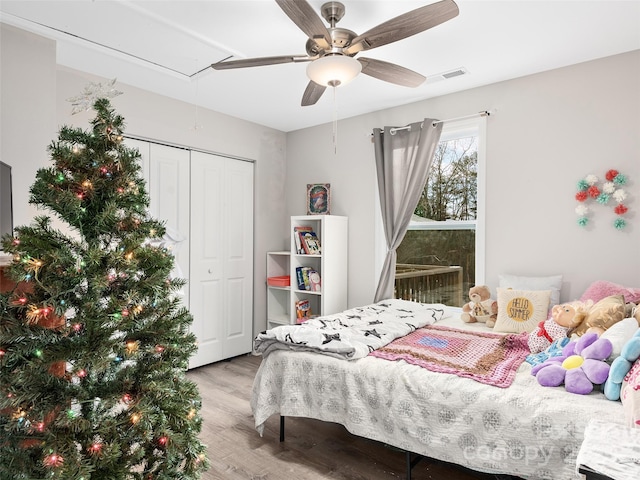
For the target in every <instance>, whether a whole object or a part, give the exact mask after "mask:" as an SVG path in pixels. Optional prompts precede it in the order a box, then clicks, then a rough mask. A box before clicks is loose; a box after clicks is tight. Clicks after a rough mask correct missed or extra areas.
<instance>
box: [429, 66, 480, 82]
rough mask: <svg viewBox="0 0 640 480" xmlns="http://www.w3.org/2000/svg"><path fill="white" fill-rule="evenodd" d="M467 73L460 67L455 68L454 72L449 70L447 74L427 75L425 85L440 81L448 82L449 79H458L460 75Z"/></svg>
mask: <svg viewBox="0 0 640 480" xmlns="http://www.w3.org/2000/svg"><path fill="white" fill-rule="evenodd" d="M468 74H469V71H468V70H467V69H466V68H464V67H460V68H456V69H454V70H449V71H448V72H442V73H436V74H433V75H429V76H428V77H427V81H426V83H435V82H439V81H441V80H449V79H451V78H455V77H460V76H462V75H468Z"/></svg>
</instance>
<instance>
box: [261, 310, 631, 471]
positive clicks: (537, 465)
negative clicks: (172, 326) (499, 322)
mask: <svg viewBox="0 0 640 480" xmlns="http://www.w3.org/2000/svg"><path fill="white" fill-rule="evenodd" d="M460 313H461V312H460V310H459V309H454V308H448V309H447V310H446V312H445V314H444V315H443V318H441V319H438V320H437V322H435V325H436V326H447V327H452V328H456V329H466V330H471V331H473V332H478V333H480V332H491V329H489V328H487V327H486V326H484V325H483V324H477V323H476V324H466V323H464V322H462V320H460ZM530 370H531V365H529V364H528V363H526V362H523V363H522V364H520V365H519V367H518V368H517V372H516V373H515V377H514V378H513V382H512V383H511V385H510V386H509V387H508V388H500V387H497V386H493V385H487V384H483V383H479V382H477V381H475V380H473V379H470V378H463V377H460V376H457V375H452V374H445V373H436V372H432V371H429V370H427V369H425V368H422V367H420V366H417V365H412V364H409V363H406V362H404V361H389V360H387V359H382V358H376V357H373V356H371V355H366V356H364V357H362V358H358V359H355V360H350V359H346V358H340V357H338V356H332V355H326V354H321V353H317V352H313V351H305V349H299V350H291V349H289V348H274V349H269V350H268V351H267V352H265V354H264V358H263V360H262V363H261V365H260V368H259V370H258V372H257V374H256V377H255V380H254V385H253V390H252V397H251V408H252V411H253V415H254V418H255V425H256V429H257V431H258V432H259V433H260V434H262V432H263V429H264V422H265V421H266V420H267V419H268V418H269V417H270V416H272V415H275V414H279V415H281V416H282V417H306V418H313V419H318V420H322V421H327V422H335V423H338V424H341V425H343V426H344V427H345V428H346V429H347V430H348V431H349V432H351V433H352V434H354V435H358V436H362V437H365V438H368V439H372V440H376V441H379V442H382V443H384V444H388V445H391V446H393V447H397V448H399V449H402V450H404V451H406V452H411V453H413V454H417V455H420V456H425V457H430V458H435V459H438V460H443V461H446V462H451V463H455V464H459V465H462V466H464V467H467V468H470V469H473V470H476V471H480V472H486V473H492V474H504V475H513V476H517V477H521V478H524V479H553V480H564V479H566V480H570V479H576V478H581V475H579V474H578V473H577V468H576V457H577V454H578V451H579V449H580V445H581V443H582V440H583V435H584V430H585V427H586V425H587V423H588V422H589V420H590V419H591V418H598V419H599V420H601V421H605V422H613V423H620V422H622V419H623V417H624V414H623V411H622V406H621V404H620V403H619V402H612V401H609V400H607V399H606V398H605V397H604V395H603V394H602V393H601V392H600V391H599V390H598V391H594V392H592V393H591V394H589V395H574V394H570V393H567V392H566V391H565V390H564V388H563V387H556V388H545V387H541V386H540V385H538V383H537V381H536V379H535V377H533V376H532V375H531V373H530Z"/></svg>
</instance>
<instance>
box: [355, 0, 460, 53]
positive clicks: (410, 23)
mask: <svg viewBox="0 0 640 480" xmlns="http://www.w3.org/2000/svg"><path fill="white" fill-rule="evenodd" d="M458 13H459V10H458V5H456V2H454V1H453V0H441V1H440V2H437V3H432V4H430V5H425V6H424V7H420V8H416V9H415V10H411V11H410V12H407V13H404V14H402V15H399V16H397V17H395V18H392V19H391V20H388V21H386V22H384V23H381V24H380V25H378V26H377V27H373V28H372V29H371V30H369V31H367V32H365V33H363V34H362V35H358V36H357V37H356V38H354V39H353V41H352V42H351V45H350V46H348V47H347V48H346V49H344V50H343V53H344V54H346V55H353V54H356V53H358V52H360V51H362V50H369V49H371V48H376V47H380V46H382V45H386V44H388V43H392V42H397V41H398V40H402V39H403V38H407V37H410V36H412V35H415V34H416V33H420V32H423V31H425V30H428V29H429V28H432V27H435V26H436V25H440V24H441V23H444V22H446V21H447V20H451V19H452V18H454V17H456V16H457V15H458Z"/></svg>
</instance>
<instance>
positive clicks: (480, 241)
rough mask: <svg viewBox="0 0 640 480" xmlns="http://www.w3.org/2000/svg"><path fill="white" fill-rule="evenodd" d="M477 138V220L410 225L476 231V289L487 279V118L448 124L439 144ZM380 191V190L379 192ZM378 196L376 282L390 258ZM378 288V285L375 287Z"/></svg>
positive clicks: (445, 124) (410, 228)
mask: <svg viewBox="0 0 640 480" xmlns="http://www.w3.org/2000/svg"><path fill="white" fill-rule="evenodd" d="M469 134H476V135H477V136H478V176H477V180H476V181H477V192H476V195H477V211H476V219H475V220H446V221H444V222H433V223H422V222H413V221H412V222H411V223H410V224H409V227H408V230H471V229H475V231H476V235H475V240H476V241H475V268H476V276H475V282H476V285H483V284H484V283H485V276H486V250H485V248H486V238H485V231H486V229H485V223H486V214H485V212H486V178H487V175H486V174H487V161H486V143H487V120H486V117H484V116H478V117H474V118H468V119H463V120H452V121H448V122H445V123H444V125H443V126H442V134H441V136H440V140H439V141H447V140H453V139H455V138H461V137H464V136H469ZM376 191H377V188H376ZM377 193H378V194H377V195H376V210H377V215H376V227H375V231H376V235H375V238H376V240H375V254H376V259H375V260H376V261H375V265H376V267H375V270H376V278H380V273H381V272H382V265H383V263H384V259H385V257H386V254H387V247H386V240H385V235H384V227H383V222H382V211H381V208H380V196H379V192H377ZM376 285H377V284H376Z"/></svg>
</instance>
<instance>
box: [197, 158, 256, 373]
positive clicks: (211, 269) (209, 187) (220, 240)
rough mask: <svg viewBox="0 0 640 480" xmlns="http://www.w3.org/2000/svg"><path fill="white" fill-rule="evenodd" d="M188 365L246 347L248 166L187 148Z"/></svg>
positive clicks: (249, 252)
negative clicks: (194, 343) (193, 344)
mask: <svg viewBox="0 0 640 480" xmlns="http://www.w3.org/2000/svg"><path fill="white" fill-rule="evenodd" d="M191 205H192V209H191V264H190V275H191V278H190V289H191V290H190V295H191V296H190V300H191V302H190V308H191V313H192V314H193V317H194V323H193V326H192V329H193V333H194V334H196V336H197V337H198V352H197V354H196V355H194V356H193V357H192V358H191V361H190V364H189V366H190V367H191V368H194V367H197V366H200V365H206V364H208V363H212V362H215V361H218V360H221V359H224V358H229V357H233V356H236V355H241V354H243V353H248V352H250V351H251V345H252V339H253V330H252V323H253V322H252V317H253V164H252V163H249V162H244V161H241V160H234V159H229V158H225V157H220V156H217V155H211V154H205V153H201V152H191Z"/></svg>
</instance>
